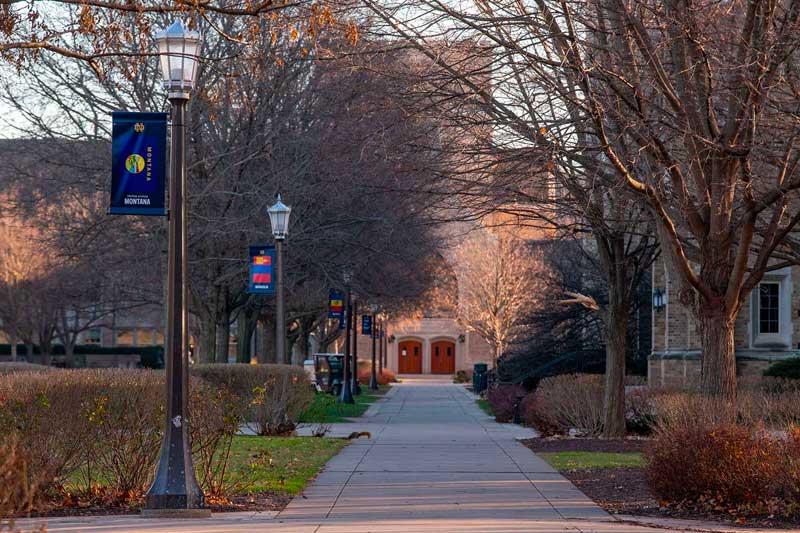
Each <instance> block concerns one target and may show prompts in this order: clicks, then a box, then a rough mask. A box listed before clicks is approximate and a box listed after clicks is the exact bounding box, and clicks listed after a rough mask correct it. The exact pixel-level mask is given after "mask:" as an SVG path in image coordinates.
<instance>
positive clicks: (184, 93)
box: [143, 20, 211, 517]
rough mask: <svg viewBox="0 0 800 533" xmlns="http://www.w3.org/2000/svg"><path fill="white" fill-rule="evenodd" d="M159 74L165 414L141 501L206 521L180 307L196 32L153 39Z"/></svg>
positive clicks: (152, 512)
mask: <svg viewBox="0 0 800 533" xmlns="http://www.w3.org/2000/svg"><path fill="white" fill-rule="evenodd" d="M155 39H156V43H157V44H158V53H159V56H160V59H161V74H162V76H163V78H164V88H165V89H167V93H168V97H169V101H170V103H171V104H172V140H171V149H170V180H169V243H168V247H169V260H168V266H167V339H166V341H167V342H166V349H165V350H164V351H165V352H166V353H165V355H166V365H165V366H166V386H167V409H166V419H165V427H164V440H163V443H162V445H161V456H160V458H159V461H158V470H157V471H156V476H155V479H154V480H153V484H152V485H151V487H150V490H148V491H147V495H146V497H145V510H144V513H143V514H144V515H145V516H190V517H197V516H210V515H211V511H210V510H208V509H204V508H203V503H204V502H203V491H202V490H201V489H200V486H199V485H198V484H197V478H196V477H195V473H194V465H193V464H192V449H191V447H190V445H189V417H188V416H187V409H186V406H187V398H188V395H189V346H188V332H187V329H188V323H189V314H188V311H187V308H186V300H187V297H188V290H187V285H186V279H187V270H186V256H187V246H186V194H185V191H186V155H185V154H186V103H187V102H188V101H189V95H190V93H191V91H192V89H193V88H194V84H195V80H196V77H197V66H198V53H199V51H200V33H198V32H196V31H192V30H187V29H186V28H185V27H184V26H183V23H181V21H180V20H176V21H175V23H174V24H173V25H172V26H170V27H169V28H167V29H166V30H163V31H161V32H159V33H158V34H157V35H156V38H155Z"/></svg>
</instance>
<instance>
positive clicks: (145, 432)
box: [70, 369, 164, 502]
mask: <svg viewBox="0 0 800 533" xmlns="http://www.w3.org/2000/svg"><path fill="white" fill-rule="evenodd" d="M70 373H71V374H85V375H86V376H87V378H88V379H91V380H92V381H95V382H97V383H98V384H99V387H98V389H97V390H96V391H95V392H94V394H89V395H87V396H86V397H85V398H84V405H83V409H82V411H81V413H80V418H81V419H84V420H87V421H88V423H89V430H90V431H89V438H90V439H91V440H90V443H91V444H90V445H88V446H87V447H86V449H85V464H86V466H87V468H86V469H85V470H84V469H83V468H82V469H81V472H82V473H83V475H82V480H83V481H84V483H85V486H86V488H87V489H89V490H91V489H92V488H93V487H94V486H96V485H99V484H104V485H105V486H107V487H108V488H109V489H110V490H111V494H110V495H109V496H110V497H111V498H113V499H114V500H116V501H120V502H125V501H128V500H131V499H135V498H138V497H139V496H141V495H142V494H143V493H144V491H145V490H146V489H147V486H148V485H149V482H150V478H151V476H152V474H153V472H152V470H153V465H154V464H155V462H156V460H157V459H158V454H159V450H160V448H161V438H162V425H163V423H164V374H163V373H161V372H152V371H147V370H116V369H113V370H112V369H107V370H82V371H77V372H70ZM92 472H95V473H96V472H102V473H103V476H104V479H92V477H91V473H92Z"/></svg>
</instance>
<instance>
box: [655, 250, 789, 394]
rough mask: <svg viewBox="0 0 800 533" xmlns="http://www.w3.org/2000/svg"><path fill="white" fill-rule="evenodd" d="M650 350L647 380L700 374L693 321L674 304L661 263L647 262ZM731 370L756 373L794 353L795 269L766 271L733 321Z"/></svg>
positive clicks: (664, 381) (685, 379)
mask: <svg viewBox="0 0 800 533" xmlns="http://www.w3.org/2000/svg"><path fill="white" fill-rule="evenodd" d="M652 280H653V314H652V322H653V323H652V329H653V352H652V354H651V355H650V359H649V361H648V383H650V384H651V385H653V386H675V385H682V384H692V383H695V382H696V381H697V380H699V377H700V342H701V340H700V330H699V322H698V321H697V320H695V319H694V318H693V316H692V313H691V311H690V310H689V309H688V308H687V307H686V306H684V305H682V304H681V303H680V302H679V299H678V294H677V291H678V289H677V283H676V282H675V281H674V280H673V279H671V276H670V272H669V269H668V267H667V266H666V263H665V261H663V259H662V260H660V261H658V262H656V263H655V264H654V265H653V270H652ZM735 345H736V360H737V374H739V375H740V376H747V375H760V374H761V373H762V372H763V371H764V369H766V368H767V367H768V366H769V365H770V363H772V362H773V361H777V360H780V359H786V358H789V357H797V356H800V267H796V266H795V267H784V268H781V269H779V270H775V271H772V272H768V273H767V274H766V275H765V276H764V279H763V280H762V281H761V283H760V284H759V286H758V287H757V288H756V289H755V290H754V291H753V292H752V293H751V295H750V297H749V298H748V299H747V301H746V302H745V303H744V304H743V305H742V309H741V311H740V312H739V316H738V317H737V319H736V329H735Z"/></svg>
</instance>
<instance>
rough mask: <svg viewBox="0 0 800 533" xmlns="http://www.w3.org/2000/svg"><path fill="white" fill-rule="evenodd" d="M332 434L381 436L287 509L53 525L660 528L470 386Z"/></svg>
mask: <svg viewBox="0 0 800 533" xmlns="http://www.w3.org/2000/svg"><path fill="white" fill-rule="evenodd" d="M334 431H335V432H336V433H344V434H349V433H350V432H351V431H368V432H370V433H371V434H372V438H370V439H365V438H362V439H358V440H356V441H354V442H353V443H352V444H351V445H350V446H348V447H347V448H345V449H344V450H343V451H342V453H341V454H339V455H338V456H337V457H335V458H334V459H332V460H331V461H330V462H329V463H328V465H327V467H326V468H325V470H324V471H323V472H322V473H321V474H320V476H319V477H318V479H317V480H316V482H315V483H314V484H313V485H312V486H311V487H309V488H308V489H307V490H306V492H305V494H304V496H303V497H297V498H295V499H294V500H293V501H292V502H291V503H290V504H289V505H288V506H287V507H286V509H285V510H284V511H282V512H281V513H279V514H278V515H277V516H274V514H273V513H256V514H252V513H231V514H217V515H214V517H212V518H211V519H205V520H186V521H176V520H148V519H142V518H138V517H103V518H101V517H98V518H86V519H75V518H72V519H57V520H52V521H49V523H48V531H50V532H67V531H68V532H72V533H76V532H79V531H81V532H92V533H95V532H98V533H99V532H107V531H116V532H131V533H132V532H135V531H148V532H156V531H159V532H162V531H170V532H186V533H188V532H198V533H199V532H204V533H211V532H227V531H265V532H271V531H281V532H283V531H297V532H313V533H336V532H342V533H344V532H347V533H355V532H375V533H378V532H380V533H389V532H396V533H410V532H419V533H428V532H431V533H433V532H437V533H438V532H453V533H455V532H475V533H477V532H480V533H523V532H524V533H535V532H558V531H581V532H590V531H593V532H602V533H606V532H607V533H639V532H654V531H658V530H657V529H649V528H646V527H642V526H639V525H631V524H628V523H624V522H620V521H618V520H616V519H614V518H613V517H611V516H610V515H608V514H607V513H606V512H605V511H603V510H602V509H600V508H599V507H598V506H596V505H595V504H594V503H593V502H592V501H591V500H589V499H588V498H587V497H586V496H584V495H583V494H582V493H581V492H580V491H578V490H577V489H576V488H575V487H574V486H573V485H572V484H571V483H570V482H569V481H567V480H566V479H565V478H564V477H562V476H561V475H560V474H558V473H557V472H555V471H554V470H553V468H552V467H550V466H549V465H548V464H547V463H545V462H544V461H543V460H541V459H539V458H538V457H537V456H535V455H534V454H533V453H531V452H530V451H529V450H528V449H526V448H525V447H524V446H522V445H521V444H519V443H518V442H517V441H516V439H517V438H520V437H528V436H531V433H530V431H529V430H526V429H524V428H521V427H519V426H514V425H511V424H497V423H495V422H494V421H493V420H492V419H491V418H490V417H488V416H486V415H485V414H484V413H483V412H482V411H481V410H480V409H478V407H477V406H476V405H475V401H474V397H473V396H472V395H471V394H469V393H468V392H467V391H466V390H465V389H464V388H463V387H461V386H458V385H453V384H451V383H448V382H445V381H442V380H438V381H437V380H431V379H411V380H407V381H405V382H404V383H402V384H400V385H398V386H396V387H393V388H392V390H391V391H390V392H389V393H388V394H387V398H386V399H385V400H383V401H380V402H378V403H376V404H374V405H373V406H372V407H371V408H370V410H369V411H368V413H367V415H366V416H365V417H363V418H361V419H359V421H358V422H356V423H353V424H342V425H337V427H335V428H334ZM26 522H27V521H26ZM27 524H28V525H32V523H31V522H27ZM662 527H663V525H662ZM661 530H662V531H663V529H661ZM680 530H685V529H684V528H680ZM687 530H688V529H687Z"/></svg>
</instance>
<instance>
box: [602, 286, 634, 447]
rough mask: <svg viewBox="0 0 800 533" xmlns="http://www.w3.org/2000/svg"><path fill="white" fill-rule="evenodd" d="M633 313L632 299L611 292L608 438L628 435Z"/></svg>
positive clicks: (605, 419) (605, 398)
mask: <svg viewBox="0 0 800 533" xmlns="http://www.w3.org/2000/svg"><path fill="white" fill-rule="evenodd" d="M610 290H611V291H613V288H610ZM629 314H630V308H629V305H628V302H626V301H619V298H618V297H615V296H612V295H611V294H609V307H608V320H607V321H606V374H605V387H604V389H603V438H606V439H622V438H625V347H626V344H627V343H626V341H627V336H628V318H629Z"/></svg>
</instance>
